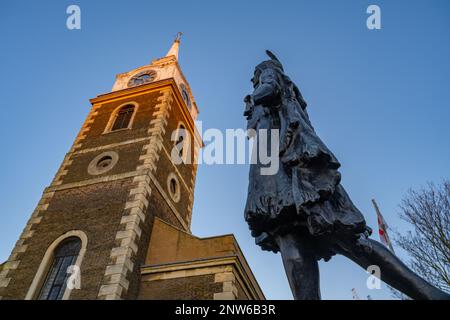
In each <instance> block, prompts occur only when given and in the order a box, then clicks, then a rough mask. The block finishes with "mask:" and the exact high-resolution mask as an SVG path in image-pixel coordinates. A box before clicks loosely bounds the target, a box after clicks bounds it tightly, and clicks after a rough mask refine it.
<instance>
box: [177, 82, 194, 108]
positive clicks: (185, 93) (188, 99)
mask: <svg viewBox="0 0 450 320" xmlns="http://www.w3.org/2000/svg"><path fill="white" fill-rule="evenodd" d="M180 87H181V95H182V96H183V99H184V102H186V105H187V106H188V107H189V108H191V97H190V96H189V92H188V91H187V89H186V86H185V85H184V84H183V83H182V84H181V85H180Z"/></svg>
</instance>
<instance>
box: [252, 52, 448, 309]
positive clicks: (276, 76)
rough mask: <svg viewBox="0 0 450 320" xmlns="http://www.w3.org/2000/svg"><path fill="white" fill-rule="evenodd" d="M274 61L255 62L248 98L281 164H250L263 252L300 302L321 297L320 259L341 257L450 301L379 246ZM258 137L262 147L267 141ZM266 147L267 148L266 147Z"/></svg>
mask: <svg viewBox="0 0 450 320" xmlns="http://www.w3.org/2000/svg"><path fill="white" fill-rule="evenodd" d="M266 52H267V54H268V55H269V57H270V58H271V59H270V60H268V61H264V62H262V63H260V64H259V65H257V66H256V68H255V72H254V76H253V78H252V80H251V81H252V82H253V87H254V91H253V93H252V94H251V95H247V96H246V97H245V99H244V101H245V103H246V108H245V112H244V115H245V116H246V117H247V120H248V124H247V129H249V130H250V131H252V130H256V131H253V132H256V137H257V138H258V135H259V132H263V131H264V130H263V131H260V130H261V129H267V130H268V131H270V130H279V141H270V142H269V144H270V143H278V145H279V160H280V165H279V169H278V171H277V172H276V173H275V174H273V175H262V174H261V170H260V169H261V168H263V167H264V166H265V165H264V164H262V162H261V161H259V159H258V160H257V161H256V162H255V163H253V164H251V166H250V174H249V187H248V198H247V204H246V208H245V220H246V221H247V223H248V224H249V227H250V230H251V232H252V236H254V237H255V238H256V239H255V241H256V243H257V244H258V245H260V246H261V247H262V249H263V250H269V251H273V252H275V253H276V252H278V251H280V252H281V256H282V259H283V264H284V267H285V270H286V274H287V277H288V280H289V285H290V287H291V290H292V292H293V295H294V298H295V299H300V300H303V299H320V289H319V268H318V260H320V259H324V260H325V261H328V260H329V259H330V258H331V257H332V256H333V255H335V254H342V255H344V256H346V257H348V258H350V259H351V260H353V261H354V262H356V263H357V264H359V265H360V266H361V267H363V268H365V269H367V268H368V267H369V266H371V265H376V266H378V267H379V268H380V270H381V279H382V280H383V281H384V282H386V283H388V284H389V285H391V286H392V287H394V288H396V289H398V290H400V291H402V292H403V293H405V294H406V295H408V296H410V297H411V298H413V299H449V295H448V294H446V293H444V292H443V291H440V290H438V289H437V288H435V287H433V286H432V285H430V284H429V283H428V282H426V281H425V280H423V279H422V278H420V277H419V276H417V275H416V274H415V273H414V272H413V271H411V270H410V269H409V268H408V267H407V266H406V265H405V264H404V263H403V262H402V261H400V260H399V259H398V258H397V257H396V256H395V255H394V254H393V253H392V252H391V251H389V250H388V249H387V248H386V247H385V246H384V245H382V244H381V243H379V242H377V241H374V240H372V239H370V238H369V236H370V234H371V232H372V231H371V229H370V228H369V227H368V226H367V225H366V221H365V220H364V217H363V215H362V213H361V212H360V211H359V210H358V209H357V208H356V207H355V205H354V204H353V203H352V201H351V200H350V197H349V196H348V195H347V193H346V192H345V190H344V188H343V187H342V185H341V184H340V181H341V176H340V173H339V171H338V169H339V167H340V163H339V161H338V160H337V159H336V157H335V156H334V155H333V153H332V152H331V151H330V150H329V149H328V148H327V146H326V145H325V144H324V143H323V142H322V141H321V140H320V138H319V137H318V136H317V135H316V133H315V131H314V128H313V126H312V125H311V122H310V120H309V117H308V113H307V110H306V106H307V104H306V102H305V100H304V99H303V97H302V95H301V93H300V90H299V89H298V87H297V86H296V85H295V84H294V83H293V82H292V81H291V79H289V77H288V76H287V75H286V74H285V73H284V70H283V66H282V64H281V63H280V61H279V60H278V59H277V58H276V57H275V55H274V54H273V53H271V52H270V51H266ZM258 140H259V139H256V146H257V147H258V148H267V149H268V150H269V149H270V146H262V145H261V144H260V143H259V141H258ZM268 150H266V151H268Z"/></svg>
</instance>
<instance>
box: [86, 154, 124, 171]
mask: <svg viewBox="0 0 450 320" xmlns="http://www.w3.org/2000/svg"><path fill="white" fill-rule="evenodd" d="M118 160H119V155H118V154H117V152H114V151H107V152H103V153H101V154H99V155H98V156H96V157H95V158H94V159H92V161H91V162H90V163H89V166H88V173H89V174H91V175H99V174H103V173H105V172H108V171H109V170H111V169H112V168H113V167H114V166H115V165H116V163H117V161H118Z"/></svg>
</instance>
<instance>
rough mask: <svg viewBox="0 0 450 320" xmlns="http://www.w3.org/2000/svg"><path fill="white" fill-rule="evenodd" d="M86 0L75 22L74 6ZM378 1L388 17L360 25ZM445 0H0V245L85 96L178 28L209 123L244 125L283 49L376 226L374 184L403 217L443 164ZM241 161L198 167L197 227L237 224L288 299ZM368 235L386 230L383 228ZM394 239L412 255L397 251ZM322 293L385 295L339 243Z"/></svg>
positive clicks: (65, 139) (184, 62)
mask: <svg viewBox="0 0 450 320" xmlns="http://www.w3.org/2000/svg"><path fill="white" fill-rule="evenodd" d="M70 4H77V5H79V6H80V7H81V14H82V17H81V19H82V21H81V30H79V31H70V30H68V29H66V18H67V15H66V13H65V11H66V8H67V6H68V5H70ZM369 4H377V5H379V6H380V7H381V13H382V29H381V30H376V31H370V30H368V29H367V28H366V22H365V21H366V18H367V16H368V15H367V14H366V8H367V6H368V5H369ZM449 12H450V2H448V1H445V0H443V1H438V0H435V1H375V0H374V1H363V0H361V1H356V0H355V1H317V0H316V1H276V2H275V1H170V2H169V1H120V2H119V1H100V0H97V1H75V0H74V1H40V2H39V3H38V2H37V1H33V2H31V1H8V2H6V1H2V2H1V4H0V38H1V39H2V49H1V50H0V66H1V70H2V76H1V77H0V88H1V91H0V97H1V101H2V103H1V108H2V111H3V121H2V125H1V126H0V134H1V137H2V139H1V140H0V147H1V150H2V157H1V158H0V178H1V184H0V201H1V203H2V210H1V211H0V215H1V217H0V221H1V223H0V237H1V238H0V261H4V260H6V259H7V257H8V255H9V253H10V251H11V249H12V247H13V246H14V243H15V241H16V240H17V238H18V236H19V234H20V232H21V230H22V228H23V227H24V226H25V223H26V221H27V220H28V218H29V216H30V215H31V213H32V211H33V209H34V207H35V205H36V204H37V202H38V200H39V198H40V195H41V193H42V190H43V188H44V187H45V186H47V185H48V184H49V183H50V181H51V179H52V178H53V175H54V174H55V172H56V170H57V168H58V167H59V164H60V162H61V161H62V159H63V157H64V155H65V153H66V152H67V151H68V150H69V148H70V145H71V143H72V141H73V139H74V138H75V136H76V134H77V133H78V130H79V128H80V126H81V124H82V122H83V120H84V118H85V117H86V115H87V113H88V111H89V107H90V104H89V101H88V99H89V98H93V97H95V96H97V95H99V94H101V93H105V92H108V91H110V89H111V86H112V84H113V81H114V77H115V75H116V74H117V73H121V72H125V71H128V70H131V69H133V68H136V67H138V66H141V65H144V64H147V63H149V62H150V61H151V60H152V59H154V58H157V57H161V56H163V55H164V54H165V52H166V51H167V50H168V48H169V46H170V44H171V42H172V40H173V37H174V35H175V34H176V32H178V31H182V32H183V33H184V37H183V39H182V44H181V50H180V64H181V67H182V69H183V71H184V73H185V75H186V77H187V78H188V81H189V82H190V85H191V88H192V90H193V93H194V95H195V97H196V101H197V104H198V106H199V109H200V119H201V120H202V121H203V127H204V128H219V129H226V128H243V127H245V119H244V117H243V116H242V110H243V105H242V98H243V97H244V95H245V94H247V93H249V92H250V91H251V84H250V78H251V75H252V72H253V67H254V66H255V65H256V64H257V63H258V62H260V61H261V60H262V59H266V57H265V54H264V50H265V49H270V50H272V51H274V52H275V53H276V54H277V56H278V57H279V58H280V60H281V61H282V62H283V64H284V67H285V70H286V72H287V74H288V75H289V76H290V77H291V78H292V79H293V80H294V81H295V82H296V83H297V85H298V86H299V87H300V89H301V91H302V93H303V96H304V97H305V99H306V101H307V102H308V105H309V113H310V117H311V120H312V122H313V124H314V126H315V128H316V131H317V133H318V134H319V135H320V136H321V138H322V139H323V141H325V143H326V144H327V145H328V146H329V148H330V149H331V150H332V151H333V152H334V153H335V155H336V156H337V157H338V159H339V160H340V162H341V163H342V170H341V172H342V176H343V179H342V183H343V185H344V186H345V188H346V189H347V191H348V193H349V194H350V196H351V197H352V199H353V201H354V202H355V204H356V205H357V206H358V207H359V208H360V210H361V211H362V212H363V213H364V215H365V217H366V219H367V222H368V224H369V225H370V226H371V227H373V228H374V229H376V217H375V213H374V210H373V208H372V206H371V203H370V199H371V198H372V197H375V198H376V199H377V200H378V203H379V206H380V208H381V210H382V212H383V214H384V215H385V219H386V220H387V222H388V224H389V225H390V226H391V227H393V228H394V229H397V230H398V231H401V232H405V231H406V230H408V225H406V224H405V223H403V222H402V221H400V220H399V218H398V216H397V212H398V204H399V202H400V200H401V198H402V197H403V195H404V194H405V193H406V191H407V190H408V189H409V188H411V187H412V188H418V187H420V186H422V185H424V184H425V183H426V182H427V181H435V182H438V181H440V180H441V179H442V178H443V177H448V176H449V167H450V165H449V164H450V148H449V142H448V141H449V140H450V126H449V123H450V103H449V101H450V90H449V88H450V61H449V57H450V41H449V39H450V37H449V36H450V34H449V31H450V19H449V18H448V14H449ZM247 175H248V166H246V165H216V166H207V165H202V166H200V167H199V172H198V178H197V185H196V193H195V206H194V213H193V228H192V229H193V232H194V234H196V235H198V236H211V235H218V234H225V233H234V234H235V236H236V237H237V239H238V241H239V244H240V246H241V248H242V249H243V251H244V253H245V255H246V257H247V260H248V262H249V264H250V266H251V267H252V269H253V271H254V273H255V275H256V278H257V279H258V281H259V283H260V285H261V287H262V288H263V291H264V292H265V294H266V296H267V297H268V298H272V299H291V298H292V295H291V293H290V290H289V287H288V284H287V280H286V277H285V275H284V270H283V267H282V264H281V258H280V256H279V255H274V254H271V253H266V252H262V251H260V250H259V248H258V247H256V246H255V245H254V243H253V239H252V238H251V237H250V234H249V232H248V230H247V226H246V224H245V222H244V220H243V209H244V205H245V199H246V191H247ZM374 238H376V239H377V238H378V237H377V235H376V234H375V235H374ZM399 255H400V256H401V257H402V258H405V259H406V256H405V255H404V254H403V253H402V252H400V253H399ZM320 266H321V272H322V273H321V288H322V295H323V298H324V299H351V289H352V288H353V287H354V288H356V289H357V290H358V293H359V294H360V296H362V297H365V296H366V295H368V294H370V295H371V296H372V297H373V298H374V299H381V298H390V293H389V291H388V290H387V289H386V288H385V287H384V286H383V288H382V289H381V290H368V289H367V288H366V286H365V283H366V279H367V275H366V273H365V271H364V270H362V269H360V268H359V267H358V266H356V265H354V264H353V263H352V262H350V261H348V260H346V259H345V258H342V257H334V258H333V259H332V260H331V261H330V262H328V263H321V264H320Z"/></svg>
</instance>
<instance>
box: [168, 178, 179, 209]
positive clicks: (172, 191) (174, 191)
mask: <svg viewBox="0 0 450 320" xmlns="http://www.w3.org/2000/svg"><path fill="white" fill-rule="evenodd" d="M167 189H168V191H169V195H170V197H171V198H172V200H173V201H174V202H178V201H180V197H181V192H180V183H179V181H178V178H177V176H176V175H175V174H174V173H173V172H171V173H169V176H168V177H167Z"/></svg>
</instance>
